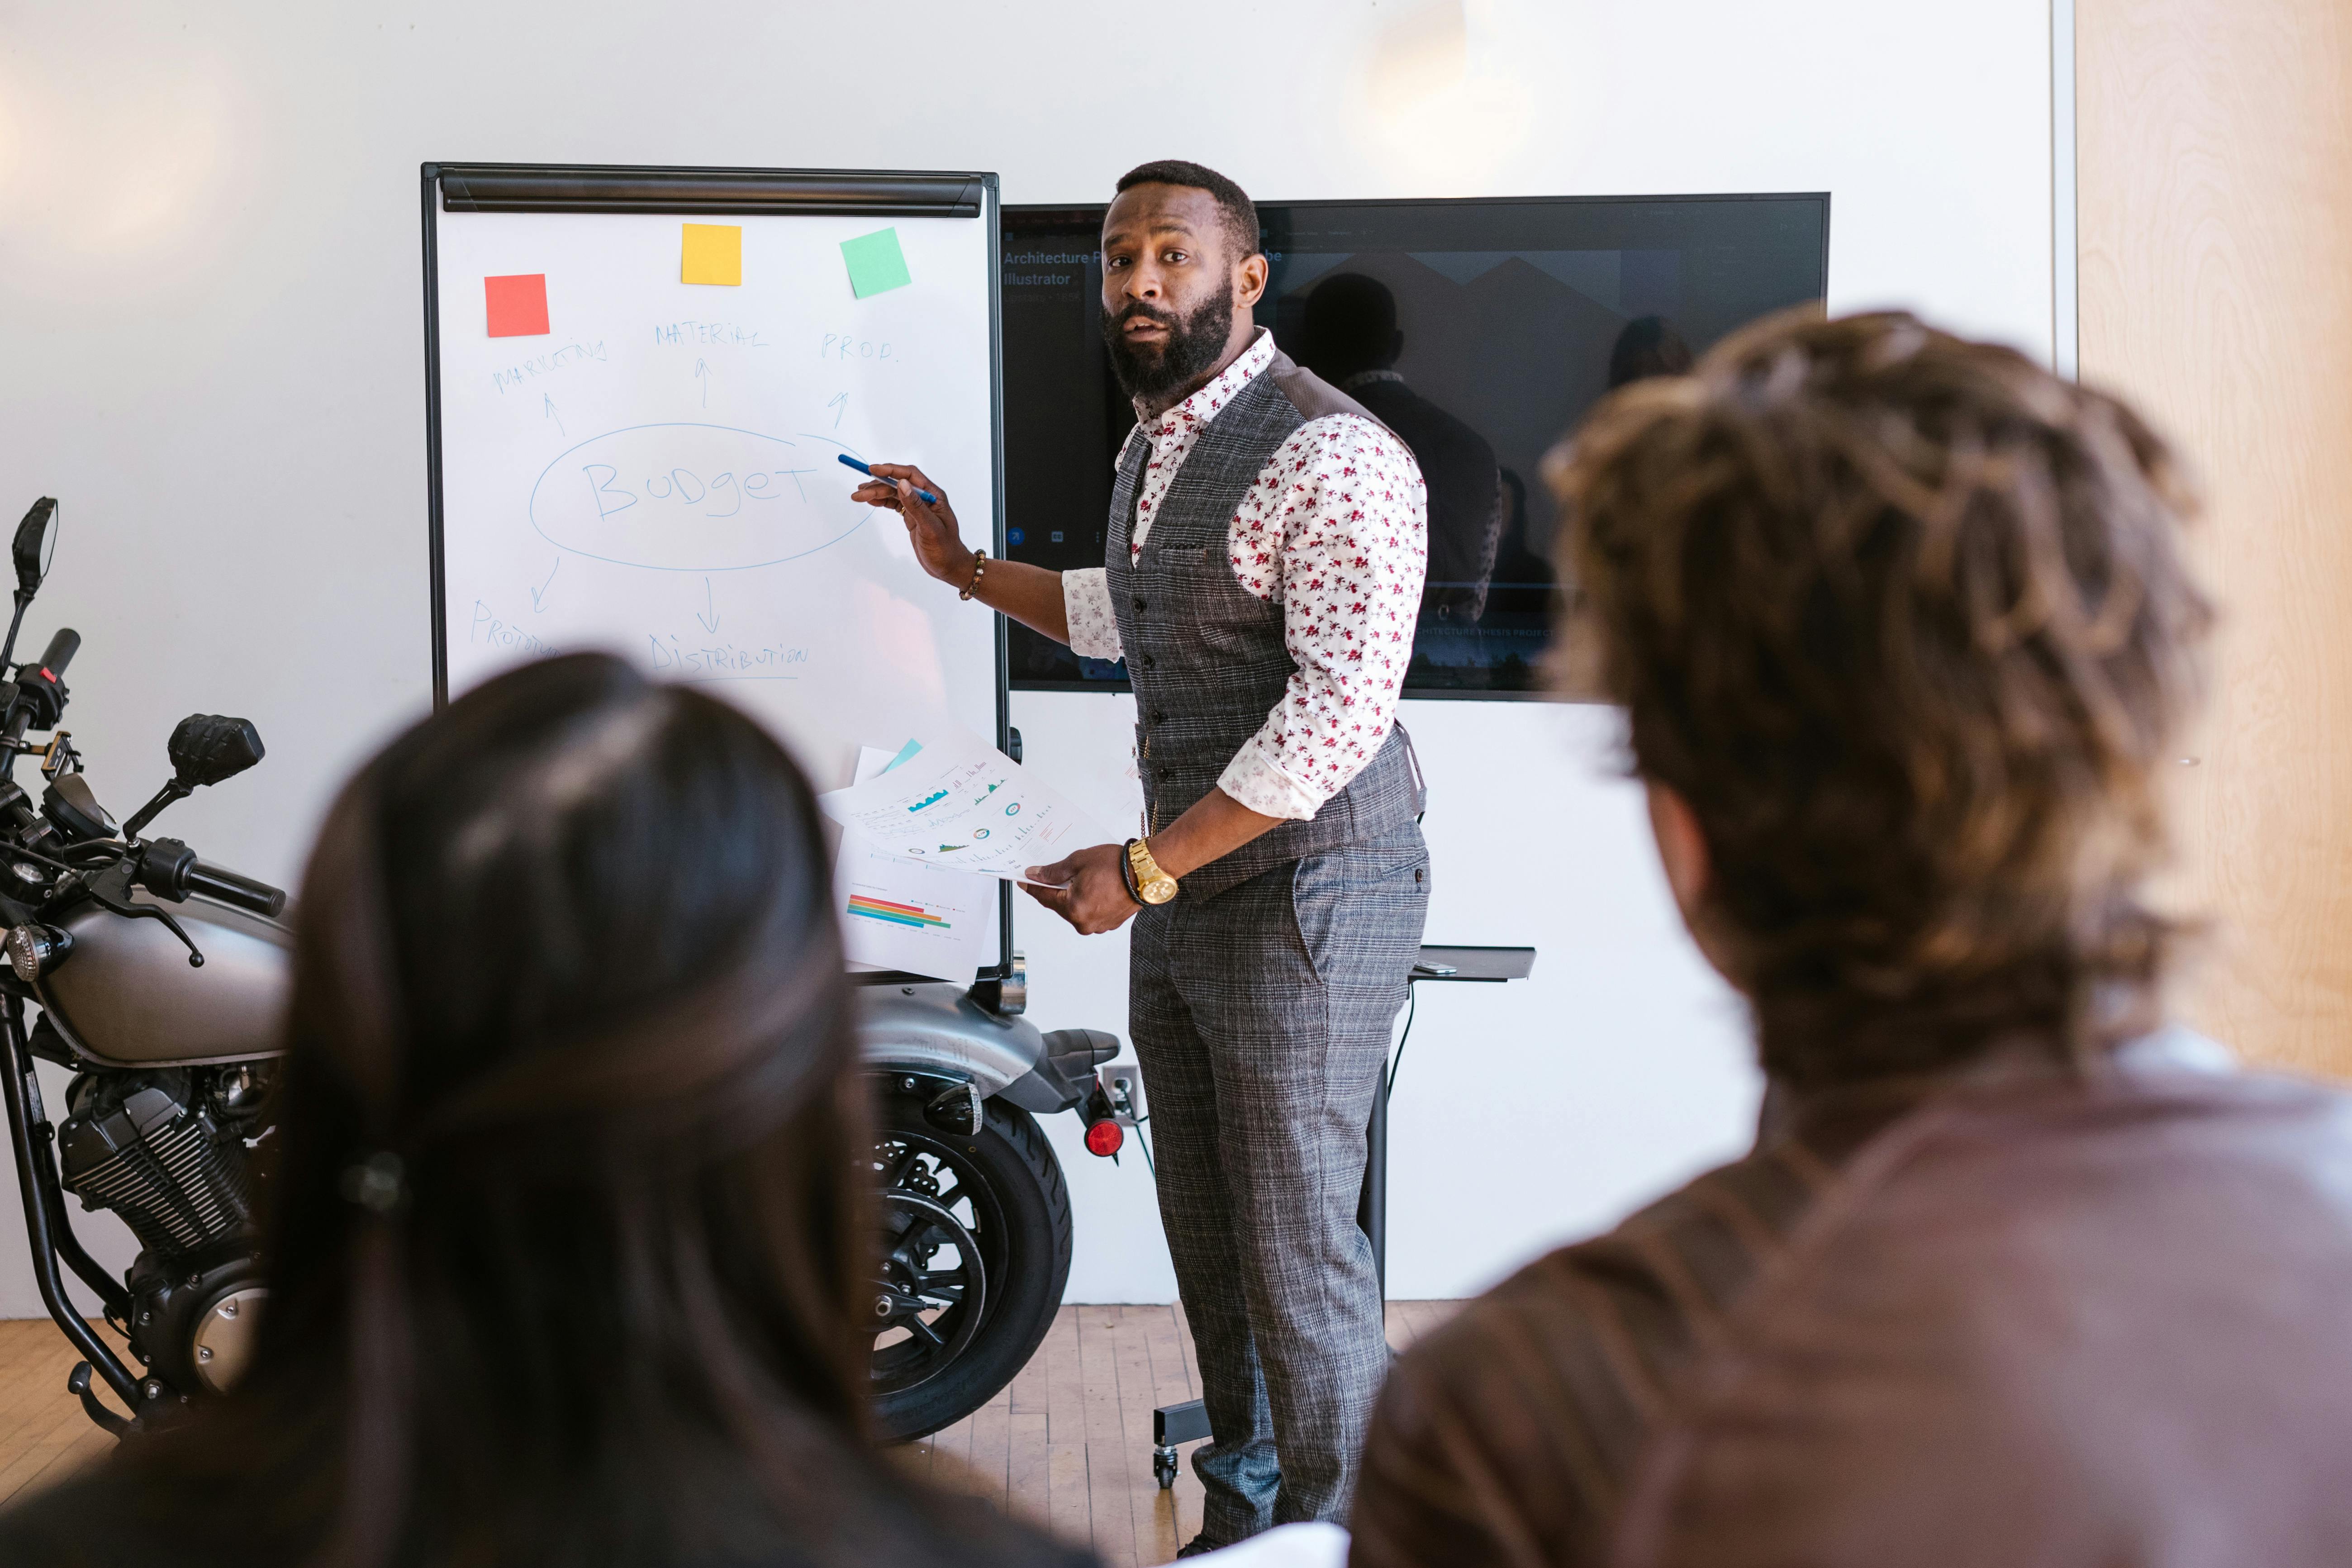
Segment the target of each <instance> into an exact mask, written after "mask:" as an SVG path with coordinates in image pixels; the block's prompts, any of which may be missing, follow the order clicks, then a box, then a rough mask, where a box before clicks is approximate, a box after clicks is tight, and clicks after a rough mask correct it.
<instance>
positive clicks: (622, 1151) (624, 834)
mask: <svg viewBox="0 0 2352 1568" xmlns="http://www.w3.org/2000/svg"><path fill="white" fill-rule="evenodd" d="M295 926H296V933H297V934H296V944H295V954H294V990H293V996H292V1000H291V1003H290V1009H289V1017H288V1020H287V1026H286V1027H287V1047H288V1054H287V1057H286V1059H285V1065H284V1069H283V1075H282V1078H281V1079H280V1083H279V1088H278V1094H279V1096H280V1100H279V1110H278V1114H277V1116H276V1118H275V1121H276V1124H277V1126H278V1128H279V1129H280V1130H281V1134H280V1135H281V1136H282V1137H283V1138H284V1139H285V1141H286V1142H285V1144H284V1146H283V1148H282V1149H281V1150H280V1151H278V1159H277V1162H276V1165H275V1168H274V1170H273V1171H272V1172H271V1173H269V1175H268V1186H267V1192H268V1194H269V1198H268V1222H267V1223H268V1230H267V1234H268V1247H269V1254H268V1255H269V1258H270V1269H271V1274H270V1279H269V1307H268V1314H267V1316H266V1317H265V1318H264V1320H263V1324H262V1329H261V1337H260V1342H259V1344H258V1346H257V1351H256V1358H255V1361H254V1364H253V1365H252V1367H251V1368H250V1370H249V1371H248V1372H247V1373H246V1375H245V1377H244V1379H243V1380H242V1381H241V1383H240V1384H238V1386H237V1387H236V1390H235V1392H234V1393H233V1394H230V1395H229V1396H228V1397H227V1398H226V1400H224V1401H222V1402H220V1403H218V1404H217V1405H206V1406H200V1407H198V1408H197V1409H195V1410H194V1411H192V1412H190V1413H189V1414H188V1415H187V1416H186V1418H185V1419H184V1421H183V1422H181V1423H179V1424H177V1425H171V1426H163V1428H162V1429H160V1430H159V1431H157V1432H155V1433H153V1434H152V1435H147V1436H140V1437H138V1438H137V1439H135V1440H133V1441H131V1442H127V1443H125V1444H124V1445H123V1447H121V1449H120V1450H119V1451H118V1452H117V1454H116V1456H115V1457H114V1458H113V1459H112V1461H111V1462H110V1463H109V1464H108V1465H107V1466H106V1467H104V1468H101V1469H100V1470H98V1471H97V1472H95V1473H93V1474H90V1475H89V1476H86V1477H84V1478H81V1479H76V1480H73V1481H71V1482H68V1483H67V1484H66V1485H64V1486H62V1487H60V1488H58V1489H55V1490H53V1491H49V1492H47V1493H45V1494H43V1495H41V1496H38V1497H37V1498H35V1499H33V1500H31V1501H30V1502H29V1503H26V1504H25V1505H23V1506H20V1507H18V1508H16V1509H15V1510H11V1511H10V1512H9V1513H8V1514H7V1515H5V1517H0V1562H6V1563H43V1564H47V1565H53V1568H65V1565H71V1564H93V1565H94V1564H123V1565H129V1564H134V1563H135V1564H140V1565H142V1568H148V1565H154V1564H173V1563H189V1564H196V1563H206V1564H210V1563H219V1564H228V1563H236V1564H239V1565H241V1568H251V1565H268V1564H295V1563H334V1564H338V1565H339V1568H373V1565H376V1564H387V1565H389V1564H406V1563H608V1564H632V1563H644V1564H665V1565H668V1564H709V1565H712V1568H717V1565H720V1564H744V1565H747V1568H748V1565H750V1564H754V1563H757V1564H762V1565H774V1564H787V1563H790V1564H826V1563H839V1564H844V1565H852V1564H854V1565H857V1568H867V1565H872V1564H909V1565H915V1564H924V1565H929V1564H958V1563H970V1564H1008V1565H1009V1564H1013V1563H1021V1564H1037V1563H1070V1564H1074V1565H1075V1564H1077V1563H1087V1562H1090V1561H1092V1559H1091V1558H1089V1557H1087V1555H1086V1554H1084V1553H1082V1552H1074V1551H1072V1550H1070V1549H1068V1548H1066V1547H1062V1546H1058V1545H1056V1544H1055V1543H1054V1542H1050V1541H1049V1540H1047V1539H1046V1538H1045V1537H1044V1536H1042V1535H1039V1534H1037V1533H1035V1532H1034V1531H1028V1530H1025V1529H1023V1528H1020V1527H1018V1526H1015V1525H1013V1524H1011V1523H1009V1522H1006V1521H1003V1520H1001V1519H998V1518H997V1517H995V1516H994V1515H993V1514H992V1513H990V1512H988V1511H987V1510H984V1509H982V1508H981V1507H980V1506H979V1505H977V1504H966V1503H954V1502H950V1501H949V1500H946V1499H943V1498H940V1497H936V1496H933V1495H931V1494H930V1493H929V1492H928V1491H926V1490H925V1489H921V1488H919V1487H917V1486H915V1485H913V1484H912V1483H911V1482H909V1481H908V1480H906V1479H902V1478H900V1477H899V1476H898V1475H897V1474H896V1473H894V1472H893V1471H892V1470H891V1468H889V1467H888V1466H887V1465H886V1464H885V1463H884V1461H883V1460H882V1458H880V1457H879V1456H878V1455H877V1453H876V1452H875V1451H874V1450H873V1449H872V1447H870V1446H869V1443H868V1441H867V1437H866V1421H867V1414H866V1413H867V1405H868V1401H869V1400H870V1398H871V1394H870V1391H869V1387H868V1381H869V1379H868V1372H867V1366H868V1363H869V1362H870V1359H871V1350H872V1339H873V1334H872V1329H871V1326H870V1325H871V1321H872V1319H871V1316H870V1302H871V1300H872V1296H873V1285H872V1279H873V1272H872V1269H873V1260H872V1258H871V1257H870V1256H869V1253H870V1249H871V1247H872V1245H873V1238H874V1237H875V1235H876V1230H875V1222H874V1220H873V1218H872V1216H871V1215H870V1214H869V1212H868V1211H869V1196H868V1187H869V1184H871V1183H872V1181H873V1180H874V1177H873V1175H872V1168H873V1144H872V1141H871V1139H870V1137H869V1135H868V1132H867V1110H866V1100H865V1092H864V1087H863V1079H862V1078H861V1075H860V1073H859V1071H858V1067H857V1058H856V1042H855V1039H854V1037H853V1035H852V1005H851V997H850V992H849V986H848V983H847V980H846V978H845V974H844V973H843V964H842V957H841V947H840V940H839V934H838V932H837V931H836V930H835V922H834V917H833V914H832V905H831V900H830V897H829V893H828V890H827V859H826V857H825V855H824V846H823V842H822V839H821V837H820V836H819V830H818V826H817V813H816V808H815V802H814V796H813V795H811V793H810V790H809V786H808V783H807V781H806V780H805V779H803V777H802V776H801V774H800V773H799V771H798V770H797V769H796V768H794V767H793V764H792V763H791V762H790V761H788V760H787V759H786V758H785V756H784V753H783V752H782V749H781V748H779V747H778V746H777V744H776V742H774V741H773V740H772V739H771V738H770V737H769V736H768V735H767V734H766V733H765V732H764V731H761V729H760V727H759V726H758V725H756V724H754V723H753V722H752V721H751V720H749V719H747V718H745V717H744V716H743V715H742V714H740V713H739V712H737V711H736V710H733V709H731V708H729V707H727V706H726V705H724V704H723V703H720V702H719V701H716V700H713V699H711V698H709V697H708V696H705V695H704V694H702V693H700V692H698V691H696V690H694V689H691V688H688V687H673V686H658V685H654V684H651V683H649V682H647V681H646V679H643V678H642V677H640V676H638V675H637V674H635V672H634V671H633V670H631V669H630V668H628V667H627V666H626V665H625V664H623V663H621V662H620V661H619V660H617V659H614V658H607V657H604V656H603V655H594V654H579V655H572V656H570V657H566V658H555V659H550V660H546V661H544V662H541V663H538V664H533V665H528V666H525V667H524V668H520V669H518V670H515V671H512V672H510V673H509V674H506V675H502V676H500V677H499V678H497V679H493V680H491V681H488V683H486V684H484V685H483V686H481V687H479V688H478V689H475V690H473V691H471V692H468V693H467V694H466V695H465V696H463V697H460V698H459V699H457V700H456V701H455V702H453V703H451V704H450V705H449V707H448V708H447V709H446V710H444V711H442V712H440V713H438V714H436V715H435V716H434V717H432V718H430V719H427V720H425V721H424V722H422V723H420V724H418V725H417V726H416V727H415V728H414V729H412V730H410V731H408V732H407V733H405V734H404V735H402V736H401V737H400V738H398V739H397V740H395V741H394V742H392V743H391V744H390V745H389V746H387V747H386V748H385V749H384V750H383V752H380V753H378V754H377V756H376V757H375V758H374V759H373V761H371V762H370V763H368V764H367V765H366V766H365V767H364V768H362V770H361V771H360V773H359V775H358V776H357V777H356V778H355V779H353V780H352V783H351V784H349V785H348V786H347V787H346V788H345V789H344V790H343V792H342V794H341V797H340V798H339V799H338V800H337V801H336V802H335V804H334V806H333V808H332V810H331V812H330V813H329V815H328V817H327V822H326V826H325V827H324V829H323V830H322V831H321V833H320V838H319V843H318V847H317V848H316V850H315V851H314V852H313V854H312V856H311V859H310V868H309V871H308V873H307V875H306V876H305V878H304V880H303V887H302V896H301V900H300V902H299V906H298V916H297V919H296V922H295Z"/></svg>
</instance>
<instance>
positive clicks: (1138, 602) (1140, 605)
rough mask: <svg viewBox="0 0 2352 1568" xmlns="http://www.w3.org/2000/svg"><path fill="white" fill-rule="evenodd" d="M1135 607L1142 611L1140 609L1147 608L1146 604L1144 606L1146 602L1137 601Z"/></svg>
mask: <svg viewBox="0 0 2352 1568" xmlns="http://www.w3.org/2000/svg"><path fill="white" fill-rule="evenodd" d="M1135 607H1136V608H1137V609H1139V610H1140V609H1144V608H1146V607H1147V606H1146V605H1145V604H1144V602H1143V601H1142V600H1140V599H1138V600H1136V601H1135Z"/></svg>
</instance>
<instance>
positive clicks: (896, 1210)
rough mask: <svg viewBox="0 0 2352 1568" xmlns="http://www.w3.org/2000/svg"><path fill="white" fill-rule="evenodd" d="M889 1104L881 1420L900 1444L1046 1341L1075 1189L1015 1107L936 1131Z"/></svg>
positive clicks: (877, 1357) (1063, 1271)
mask: <svg viewBox="0 0 2352 1568" xmlns="http://www.w3.org/2000/svg"><path fill="white" fill-rule="evenodd" d="M878 1110H879V1119H880V1123H881V1125H880V1126H879V1127H878V1128H877V1130H876V1131H877V1136H876V1139H875V1150H874V1167H875V1173H876V1176H877V1180H878V1181H879V1183H880V1187H881V1191H880V1199H881V1209H882V1215H881V1218H882V1267H881V1273H880V1276H879V1278H878V1279H877V1281H876V1288H875V1298H874V1315H875V1335H874V1366H873V1378H874V1400H875V1423H876V1426H877V1429H878V1430H879V1432H880V1434H881V1436H882V1437H883V1438H884V1439H885V1440H886V1441H891V1442H898V1441H903V1440H905V1439H908V1438H912V1437H920V1436H925V1435H926V1434H928V1433H931V1432H936V1431H938V1430H940V1428H941V1427H943V1426H953V1425H954V1424H955V1423H956V1422H958V1421H961V1420H962V1419H963V1418H964V1417H965V1416H967V1415H971V1413H972V1412H973V1411H975V1410H977V1409H979V1408H980V1407H981V1406H982V1405H985V1404H987V1403H988V1402H989V1400H991V1399H992V1398H993V1397H995V1395H996V1393H997V1391H998V1390H999V1389H1001V1388H1003V1386H1004V1385H1005V1384H1008V1383H1011V1382H1012V1381H1013V1376H1014V1375H1015V1374H1016V1373H1019V1372H1020V1370H1021V1369H1022V1368H1023V1367H1024V1366H1025V1365H1027V1364H1028V1362H1029V1358H1030V1357H1031V1356H1032V1355H1034V1354H1035V1353H1036V1350H1037V1347H1038V1346H1039V1345H1040V1344H1042V1343H1043V1342H1045V1331H1046V1330H1048V1329H1049V1328H1051V1327H1052V1326H1053V1323H1054V1312H1055V1309H1056V1308H1058V1307H1059V1306H1060V1305H1061V1304H1062V1288H1063V1287H1064V1286H1065V1285H1066V1284H1067V1283H1068V1281H1069V1277H1070V1242H1071V1226H1070V1194H1069V1188H1068V1187H1067V1186H1066V1184H1064V1182H1063V1179H1062V1166H1061V1162H1060V1161H1058V1160H1056V1159H1055V1157H1054V1148H1053V1145H1052V1144H1050V1143H1048V1142H1046V1141H1045V1132H1044V1131H1042V1130H1040V1129H1039V1127H1038V1125H1037V1123H1036V1121H1034V1119H1033V1118H1032V1117H1031V1116H1030V1115H1029V1113H1028V1112H1027V1111H1025V1110H1021V1109H1020V1108H1019V1107H1017V1106H1012V1105H1005V1104H1003V1103H1001V1102H999V1101H997V1100H989V1101H987V1102H985V1103H984V1104H983V1105H982V1121H981V1126H980V1130H979V1131H977V1132H973V1133H969V1134H965V1133H954V1132H943V1131H940V1129H938V1128H936V1127H934V1126H932V1125H931V1124H930V1123H929V1121H925V1120H924V1118H923V1110H922V1104H921V1102H920V1101H919V1100H914V1099H911V1098H908V1097H907V1096H903V1095H898V1094H887V1095H886V1096H884V1097H883V1099H882V1101H881V1104H880V1106H879V1108H878Z"/></svg>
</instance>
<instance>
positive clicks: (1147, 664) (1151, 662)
mask: <svg viewBox="0 0 2352 1568" xmlns="http://www.w3.org/2000/svg"><path fill="white" fill-rule="evenodd" d="M1143 668H1146V669H1157V668H1160V661H1159V660H1158V659H1156V658H1152V657H1151V656H1150V654H1148V653H1147V654H1145V655H1144V656H1143Z"/></svg>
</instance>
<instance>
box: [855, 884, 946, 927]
mask: <svg viewBox="0 0 2352 1568" xmlns="http://www.w3.org/2000/svg"><path fill="white" fill-rule="evenodd" d="M849 912H850V913H851V914H853V915H861V916H863V917H864V918H866V920H869V921H883V922H884V923H886V924H888V925H899V926H914V927H916V928H917V929H919V930H936V931H946V930H949V929H950V924H951V922H950V921H944V920H941V919H940V917H939V916H937V915H935V914H933V913H931V911H930V910H927V909H925V908H923V907H922V906H921V905H920V904H894V903H892V902H890V901H889V900H887V899H875V898H868V897H867V896H866V895H865V894H864V893H852V894H850V895H849Z"/></svg>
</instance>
